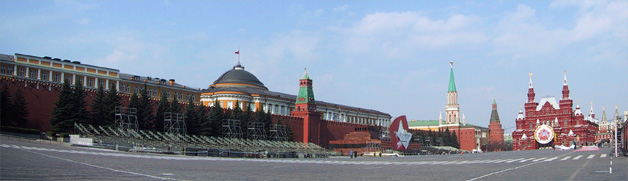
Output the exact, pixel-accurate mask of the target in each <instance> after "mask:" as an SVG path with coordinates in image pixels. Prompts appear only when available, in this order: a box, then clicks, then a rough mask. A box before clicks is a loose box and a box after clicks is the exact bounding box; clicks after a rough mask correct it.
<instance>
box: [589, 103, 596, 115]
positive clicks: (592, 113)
mask: <svg viewBox="0 0 628 181" xmlns="http://www.w3.org/2000/svg"><path fill="white" fill-rule="evenodd" d="M589 117H591V118H592V119H595V113H594V112H593V102H591V112H589Z"/></svg>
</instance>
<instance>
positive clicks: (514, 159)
mask: <svg viewBox="0 0 628 181" xmlns="http://www.w3.org/2000/svg"><path fill="white" fill-rule="evenodd" d="M521 159H524V158H518V159H514V160H510V161H507V162H506V163H512V162H515V161H519V160H521Z"/></svg>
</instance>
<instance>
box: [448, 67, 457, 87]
mask: <svg viewBox="0 0 628 181" xmlns="http://www.w3.org/2000/svg"><path fill="white" fill-rule="evenodd" d="M449 65H450V66H451V71H450V72H449V89H447V92H457V91H456V81H454V62H453V61H450V62H449Z"/></svg>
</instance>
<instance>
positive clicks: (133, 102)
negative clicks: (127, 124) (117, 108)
mask: <svg viewBox="0 0 628 181" xmlns="http://www.w3.org/2000/svg"><path fill="white" fill-rule="evenodd" d="M139 104H140V98H139V97H137V94H136V93H133V95H131V99H130V100H129V108H136V109H137V108H138V107H139Z"/></svg>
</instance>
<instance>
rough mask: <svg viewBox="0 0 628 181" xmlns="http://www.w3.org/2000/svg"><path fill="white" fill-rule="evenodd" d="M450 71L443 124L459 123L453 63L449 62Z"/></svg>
mask: <svg viewBox="0 0 628 181" xmlns="http://www.w3.org/2000/svg"><path fill="white" fill-rule="evenodd" d="M449 64H450V66H451V71H450V73H449V88H448V89H447V106H446V110H445V111H446V112H445V124H456V125H457V124H459V123H460V105H459V104H458V91H456V82H455V81H454V62H453V61H452V62H449Z"/></svg>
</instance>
